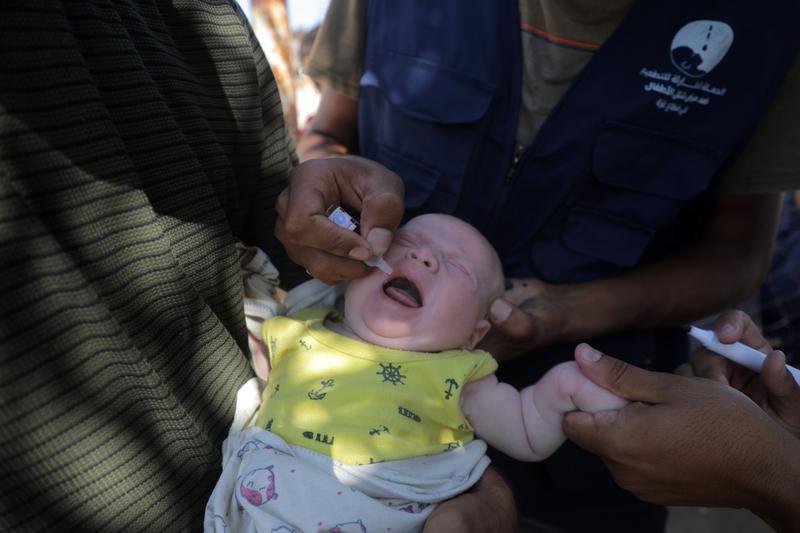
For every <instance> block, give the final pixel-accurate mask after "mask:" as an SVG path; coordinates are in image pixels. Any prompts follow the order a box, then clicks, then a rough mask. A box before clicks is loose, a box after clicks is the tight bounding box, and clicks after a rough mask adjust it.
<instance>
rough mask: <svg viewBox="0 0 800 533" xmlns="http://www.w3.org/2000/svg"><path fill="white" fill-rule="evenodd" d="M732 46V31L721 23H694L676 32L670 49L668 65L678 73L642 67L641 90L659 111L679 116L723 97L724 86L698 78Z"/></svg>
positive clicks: (714, 65) (726, 90)
mask: <svg viewBox="0 0 800 533" xmlns="http://www.w3.org/2000/svg"><path fill="white" fill-rule="evenodd" d="M731 43H733V29H731V27H730V26H728V25H727V24H725V23H724V22H719V21H715V20H695V21H694V22H690V23H689V24H687V25H685V26H684V27H683V28H681V29H680V30H678V33H676V34H675V37H673V39H672V45H671V46H670V59H671V61H672V65H673V66H674V67H675V68H676V69H677V70H678V71H679V72H675V71H674V70H671V71H663V70H659V69H656V68H647V67H643V68H642V69H641V70H639V75H640V76H641V77H642V78H644V79H645V84H644V87H643V88H644V91H645V92H646V93H654V94H655V96H656V97H655V98H654V101H653V103H654V104H655V106H656V108H657V109H658V110H659V111H663V112H664V113H673V114H676V115H678V116H683V115H685V114H686V113H688V112H690V111H692V110H693V109H694V108H697V107H700V108H702V107H706V106H709V105H711V104H712V103H713V101H714V99H715V98H720V97H723V96H725V94H726V93H727V92H728V88H727V87H719V86H716V85H713V84H711V83H709V82H707V81H705V80H702V79H699V78H702V77H703V76H705V75H707V74H708V73H709V72H711V71H712V70H713V69H714V68H715V67H716V66H717V65H718V64H719V62H720V61H722V59H723V58H724V57H725V55H726V54H727V53H728V50H729V49H730V47H731Z"/></svg>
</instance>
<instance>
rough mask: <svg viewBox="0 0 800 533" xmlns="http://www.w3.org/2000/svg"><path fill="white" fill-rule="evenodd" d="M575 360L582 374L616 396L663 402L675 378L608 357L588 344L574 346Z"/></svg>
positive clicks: (640, 400) (632, 399) (634, 399)
mask: <svg viewBox="0 0 800 533" xmlns="http://www.w3.org/2000/svg"><path fill="white" fill-rule="evenodd" d="M575 362H577V363H578V367H579V368H580V370H581V372H583V375H585V376H586V377H587V378H589V379H590V380H592V381H593V382H595V383H596V384H597V385H599V386H601V387H603V388H604V389H608V390H610V391H611V392H613V393H615V394H616V395H617V396H622V397H623V398H625V399H627V400H631V401H639V402H647V403H660V402H662V401H663V400H664V397H665V394H666V392H667V391H668V390H669V384H670V381H671V379H672V378H675V377H676V376H672V375H670V374H663V373H659V372H650V371H648V370H644V369H642V368H638V367H636V366H633V365H630V364H628V363H626V362H624V361H620V360H619V359H615V358H613V357H608V356H607V355H604V354H603V353H601V352H599V351H597V350H595V349H594V348H592V347H591V346H589V345H588V344H586V343H582V344H579V345H578V346H576V347H575Z"/></svg>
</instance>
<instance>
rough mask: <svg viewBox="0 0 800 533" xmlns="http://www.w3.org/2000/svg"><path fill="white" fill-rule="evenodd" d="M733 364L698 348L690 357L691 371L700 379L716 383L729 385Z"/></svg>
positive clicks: (704, 349)
mask: <svg viewBox="0 0 800 533" xmlns="http://www.w3.org/2000/svg"><path fill="white" fill-rule="evenodd" d="M734 364H735V363H732V362H731V361H729V360H727V359H725V358H724V357H722V356H721V355H718V354H715V353H714V352H712V351H709V350H707V349H706V348H698V349H697V350H696V351H695V352H694V355H692V363H691V365H692V369H693V370H694V374H695V375H696V376H698V377H701V378H706V379H711V380H714V381H718V382H720V383H723V384H725V385H729V384H730V381H731V374H732V372H733V370H734V366H733V365H734Z"/></svg>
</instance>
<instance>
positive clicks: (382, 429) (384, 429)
mask: <svg viewBox="0 0 800 533" xmlns="http://www.w3.org/2000/svg"><path fill="white" fill-rule="evenodd" d="M381 433H389V428H387V427H386V426H383V425H381V427H377V428H372V429H370V430H369V434H370V435H373V436H375V435H380V434H381Z"/></svg>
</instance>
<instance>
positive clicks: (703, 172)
mask: <svg viewBox="0 0 800 533" xmlns="http://www.w3.org/2000/svg"><path fill="white" fill-rule="evenodd" d="M591 164H592V176H593V179H592V178H590V179H589V180H588V183H586V186H585V188H584V189H583V191H582V192H581V194H580V197H579V199H578V201H577V203H576V205H575V206H574V207H573V208H572V209H571V210H570V212H569V214H568V216H567V222H566V227H565V229H564V237H563V241H564V245H565V246H566V247H567V248H569V249H571V250H573V251H576V252H580V253H585V254H587V255H589V256H591V257H594V258H597V259H601V260H603V261H605V262H608V263H611V264H613V265H617V266H620V267H632V266H635V265H637V264H638V263H639V261H640V259H641V257H642V255H643V254H644V252H645V250H646V249H647V246H648V245H649V244H650V241H651V240H652V237H653V236H654V235H655V234H656V233H657V232H658V231H660V230H663V229H665V228H668V227H671V226H673V225H674V224H675V223H676V222H677V221H678V219H679V217H680V216H681V212H682V210H683V209H684V208H685V207H686V205H687V204H688V203H689V202H690V201H691V200H692V199H694V198H696V197H698V196H700V195H701V194H703V193H704V192H705V191H706V190H708V188H709V186H710V184H711V182H712V180H713V178H714V176H715V174H716V171H717V169H718V168H719V165H720V158H719V157H718V156H717V155H715V154H714V153H713V152H712V151H711V150H710V149H708V148H706V147H705V146H701V145H699V144H697V143H694V142H692V141H691V140H690V139H685V138H679V137H673V136H668V135H666V134H664V133H661V132H658V131H654V130H648V129H644V128H639V127H636V126H633V125H629V124H623V123H619V122H610V123H607V124H605V125H604V126H603V128H602V130H601V132H600V134H599V135H598V136H597V139H596V142H595V146H594V150H593V153H592V163H591Z"/></svg>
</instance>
